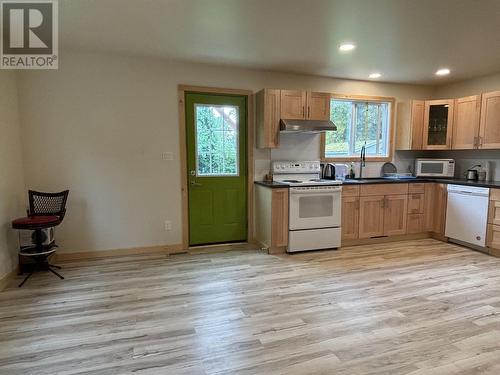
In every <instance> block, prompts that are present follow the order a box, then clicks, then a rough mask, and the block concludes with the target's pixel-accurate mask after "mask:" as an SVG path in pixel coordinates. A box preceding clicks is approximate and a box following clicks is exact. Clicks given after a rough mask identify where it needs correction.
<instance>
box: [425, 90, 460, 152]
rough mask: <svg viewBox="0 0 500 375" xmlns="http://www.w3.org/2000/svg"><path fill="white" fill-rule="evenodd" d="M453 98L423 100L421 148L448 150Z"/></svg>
mask: <svg viewBox="0 0 500 375" xmlns="http://www.w3.org/2000/svg"><path fill="white" fill-rule="evenodd" d="M453 108H454V101H453V100H428V101H426V102H425V111H424V129H423V149H425V150H449V149H450V148H451V139H452V132H453Z"/></svg>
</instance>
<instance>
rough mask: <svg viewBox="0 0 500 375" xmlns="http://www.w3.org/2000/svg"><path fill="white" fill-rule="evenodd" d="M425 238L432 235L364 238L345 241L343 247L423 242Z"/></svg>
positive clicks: (419, 234) (418, 234)
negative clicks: (410, 241) (412, 241)
mask: <svg viewBox="0 0 500 375" xmlns="http://www.w3.org/2000/svg"><path fill="white" fill-rule="evenodd" d="M424 238H431V235H430V233H417V234H403V235H400V236H389V237H375V238H362V239H357V240H343V241H342V247H346V246H357V245H370V244H379V243H385V242H397V241H408V240H421V239H424Z"/></svg>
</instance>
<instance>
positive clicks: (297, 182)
mask: <svg viewBox="0 0 500 375" xmlns="http://www.w3.org/2000/svg"><path fill="white" fill-rule="evenodd" d="M282 182H290V183H292V184H299V183H301V182H302V181H299V180H283V181H282Z"/></svg>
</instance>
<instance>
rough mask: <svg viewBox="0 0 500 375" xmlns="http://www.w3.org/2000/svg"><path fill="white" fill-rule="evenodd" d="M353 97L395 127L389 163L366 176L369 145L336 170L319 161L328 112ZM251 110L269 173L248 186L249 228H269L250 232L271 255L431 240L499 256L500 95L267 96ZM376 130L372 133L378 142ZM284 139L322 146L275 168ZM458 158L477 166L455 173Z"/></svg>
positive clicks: (331, 128) (463, 165) (328, 129)
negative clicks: (375, 105)
mask: <svg viewBox="0 0 500 375" xmlns="http://www.w3.org/2000/svg"><path fill="white" fill-rule="evenodd" d="M353 98H355V99H356V100H358V101H366V102H367V103H369V102H383V101H386V102H387V103H388V105H389V108H390V111H391V115H390V116H388V117H389V118H392V119H394V120H395V124H393V125H392V128H390V126H389V127H388V129H389V130H388V136H387V139H386V141H385V142H386V146H384V145H382V147H388V148H389V151H387V154H386V155H385V156H387V157H386V158H383V157H382V158H381V157H375V158H372V159H371V160H377V162H373V161H372V162H371V163H373V164H375V165H374V166H371V168H370V167H368V168H367V165H368V164H369V163H370V161H368V162H367V161H366V147H365V146H366V140H364V145H363V146H361V147H358V149H357V150H356V151H357V152H359V156H357V157H354V156H351V157H347V158H341V159H340V161H339V162H337V163H335V161H336V159H332V158H329V157H327V154H326V150H325V143H326V142H327V141H326V139H327V137H328V136H327V135H326V134H328V133H330V134H331V133H335V132H336V131H337V129H338V127H337V125H335V124H334V121H335V119H336V116H335V114H332V113H331V110H332V109H334V110H335V107H334V105H335V103H337V102H338V100H339V99H353ZM256 102H257V140H258V143H257V147H260V148H267V149H270V151H271V152H270V154H271V160H270V169H269V172H268V173H266V174H265V176H264V179H263V180H262V181H259V180H257V181H256V182H255V183H256V186H255V189H256V193H255V194H256V222H264V223H266V224H265V225H264V226H262V227H260V228H262V229H263V230H262V231H259V230H258V229H259V226H257V232H256V239H257V241H258V242H259V243H260V244H261V246H262V247H263V248H265V249H268V251H269V252H270V253H283V252H288V253H293V252H296V251H307V250H320V249H338V248H341V247H342V246H350V245H357V244H369V243H380V242H383V241H397V240H408V239H417V238H426V237H432V238H435V239H439V240H442V241H450V242H455V243H457V244H461V245H464V246H467V247H469V248H471V249H475V250H479V251H482V252H485V253H488V254H490V255H494V256H498V255H499V254H500V248H499V241H498V236H499V234H498V233H499V231H500V227H498V226H497V225H498V224H495V223H498V219H497V217H496V215H498V213H497V212H496V207H497V205H498V192H500V190H497V189H499V188H500V183H499V182H497V181H495V172H496V171H495V168H496V167H497V163H496V162H495V161H494V160H490V159H489V158H490V157H491V155H495V151H494V150H496V149H497V148H499V147H500V137H499V135H498V130H497V128H498V125H497V124H498V122H499V121H500V109H499V108H500V104H499V103H500V92H499V91H493V92H485V93H481V94H478V95H474V96H468V97H464V98H453V99H446V100H443V99H439V100H409V101H406V102H397V103H396V101H395V100H394V98H381V97H377V98H373V97H368V96H366V97H359V96H354V95H338V94H332V93H315V92H310V91H302V92H301V91H290V90H276V89H264V90H262V91H260V92H258V93H257V94H256ZM283 107H284V108H285V109H283ZM395 108H397V109H395ZM273 111H274V112H273ZM394 112H396V114H394ZM353 113H354V114H356V113H357V112H356V109H355V111H354V112H353ZM379 117H380V116H379ZM339 119H340V121H345V119H342V118H339ZM388 122H389V121H388ZM365 127H366V126H365ZM380 129H384V126H383V125H382V126H381V125H380V124H379V127H378V132H379V133H378V134H380V133H381V132H382V131H381V130H380ZM357 135H358V134H357ZM362 136H363V135H361V136H360V137H359V138H362ZM291 137H295V139H294V142H300V140H299V139H300V138H301V137H302V138H303V139H308V141H309V142H311V139H313V138H320V139H319V142H320V151H319V153H320V158H318V150H317V149H316V150H315V149H314V147H309V149H310V150H311V152H310V154H309V155H307V156H308V159H306V160H297V159H293V160H286V159H285V160H281V158H282V157H283V156H282V154H283V153H284V152H283V150H280V151H281V155H279V156H277V157H276V159H275V158H273V151H274V149H278V150H279V148H280V141H281V140H283V141H284V143H285V144H284V147H285V148H286V147H289V145H288V144H287V142H290V138H291ZM352 138H353V136H351V139H352ZM380 138H382V137H380ZM361 140H363V139H361ZM311 143H312V142H311ZM382 143H383V142H382ZM292 147H293V149H296V148H297V144H293V146H292ZM378 147H379V145H378V144H377V148H378ZM392 147H394V151H395V157H394V159H392V158H391V157H390V156H391V155H392V154H391V152H392V150H391V149H392ZM459 150H460V151H459ZM280 151H278V152H280ZM464 151H465V152H466V153H468V155H470V157H471V159H474V161H473V160H469V159H465V160H460V167H459V168H456V164H457V163H456V161H455V160H454V159H453V156H454V155H460V153H461V152H464ZM302 153H304V151H302ZM466 155H467V154H466ZM496 157H497V158H498V156H496ZM479 158H485V159H481V160H480V161H477V160H476V159H479ZM320 159H321V160H320ZM369 160H370V159H369ZM379 160H394V164H393V163H391V162H387V161H386V162H384V163H383V164H381V163H382V161H379ZM342 162H344V163H342ZM398 165H399V168H398ZM377 169H378V171H377ZM464 171H465V172H464ZM356 177H357V178H356ZM269 202H271V205H269V204H268V203H269ZM299 202H301V203H299ZM287 206H288V207H287ZM299 223H300V224H299ZM267 228H270V230H269V229H267Z"/></svg>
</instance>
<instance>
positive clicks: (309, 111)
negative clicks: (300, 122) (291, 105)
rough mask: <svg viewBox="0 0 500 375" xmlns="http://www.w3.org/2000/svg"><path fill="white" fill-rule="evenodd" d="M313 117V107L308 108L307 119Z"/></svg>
mask: <svg viewBox="0 0 500 375" xmlns="http://www.w3.org/2000/svg"><path fill="white" fill-rule="evenodd" d="M309 117H311V107H307V118H309Z"/></svg>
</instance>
